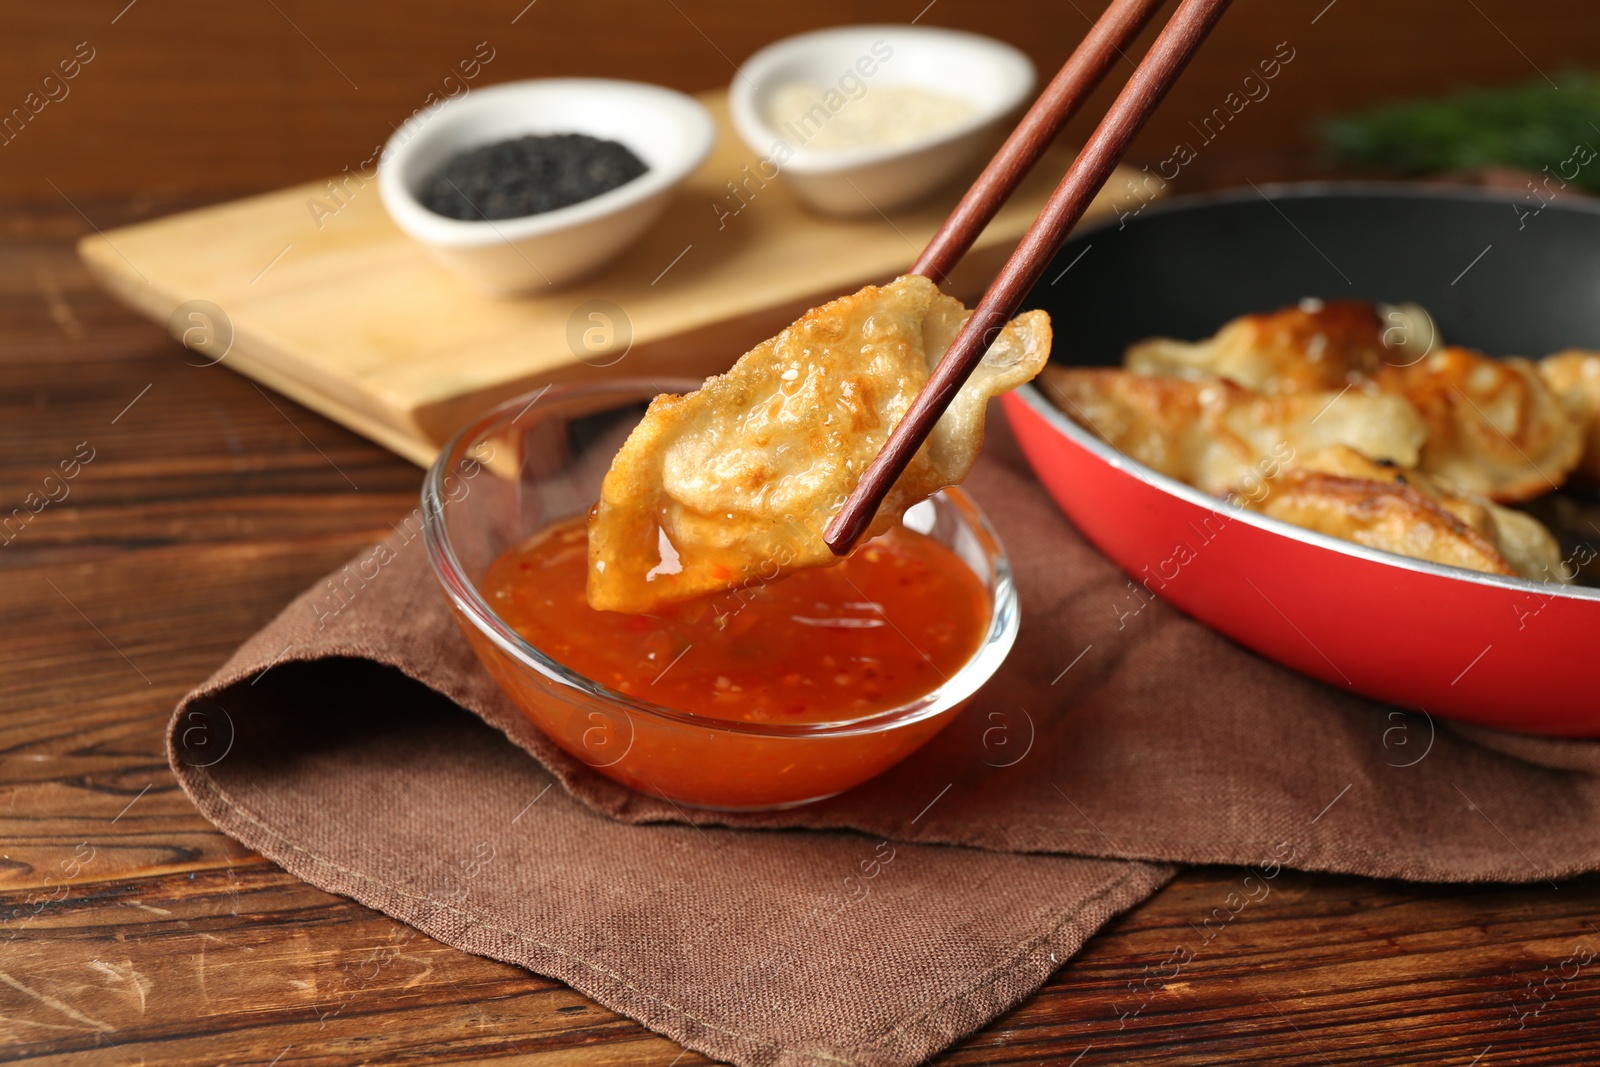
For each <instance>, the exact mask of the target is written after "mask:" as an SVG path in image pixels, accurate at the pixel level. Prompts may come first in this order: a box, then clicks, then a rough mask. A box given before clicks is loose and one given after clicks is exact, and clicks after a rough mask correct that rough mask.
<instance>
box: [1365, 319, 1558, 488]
mask: <svg viewBox="0 0 1600 1067" xmlns="http://www.w3.org/2000/svg"><path fill="white" fill-rule="evenodd" d="M1376 380H1377V383H1378V385H1379V387H1380V388H1382V389H1383V390H1384V391H1386V392H1390V393H1394V394H1396V395H1398V396H1403V397H1405V398H1406V399H1407V400H1409V401H1410V402H1411V405H1412V406H1413V407H1415V408H1416V409H1417V413H1418V414H1419V415H1421V416H1422V421H1423V422H1424V424H1426V426H1427V428H1428V442H1427V444H1425V445H1424V446H1423V448H1422V463H1421V468H1422V470H1424V471H1425V472H1427V473H1428V475H1429V476H1431V477H1432V478H1433V479H1434V480H1435V481H1436V482H1438V483H1439V484H1440V486H1441V487H1443V488H1445V489H1447V490H1450V491H1452V492H1454V493H1458V494H1461V495H1466V496H1485V497H1488V498H1489V499H1490V500H1498V501H1501V502H1514V501H1518V500H1529V499H1531V498H1533V497H1536V496H1539V495H1541V494H1543V493H1548V492H1550V491H1551V490H1552V489H1556V488H1559V487H1560V486H1561V484H1562V483H1563V482H1565V481H1566V479H1567V475H1568V474H1569V473H1571V471H1572V469H1573V468H1574V467H1576V466H1577V465H1578V460H1579V459H1580V458H1581V457H1582V455H1583V442H1584V420H1583V417H1582V416H1581V415H1580V414H1579V413H1578V412H1576V411H1574V410H1573V409H1572V408H1571V407H1569V406H1568V403H1567V401H1566V400H1565V399H1564V398H1563V397H1561V396H1558V395H1557V394H1556V392H1555V391H1554V390H1553V389H1551V388H1550V386H1549V385H1548V384H1546V382H1545V379H1544V378H1543V377H1541V376H1540V373H1539V369H1538V368H1537V367H1535V366H1534V365H1533V364H1532V363H1530V362H1529V361H1528V360H1525V359H1517V358H1508V359H1493V358H1491V357H1489V356H1485V355H1482V354H1480V353H1477V352H1473V351H1471V350H1470V349H1465V348H1455V347H1446V348H1442V349H1440V350H1439V351H1437V352H1434V353H1432V354H1431V355H1429V356H1427V357H1426V358H1425V359H1421V360H1418V361H1417V362H1415V363H1413V364H1410V365H1408V366H1404V367H1393V366H1385V367H1383V368H1381V369H1380V370H1379V372H1378V375H1377V379H1376Z"/></svg>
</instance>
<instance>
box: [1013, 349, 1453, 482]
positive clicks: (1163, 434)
mask: <svg viewBox="0 0 1600 1067" xmlns="http://www.w3.org/2000/svg"><path fill="white" fill-rule="evenodd" d="M1040 381H1041V384H1042V385H1043V389H1044V393H1045V395H1046V396H1047V397H1048V398H1049V399H1050V400H1051V402H1052V403H1054V404H1055V405H1056V406H1057V407H1059V408H1060V409H1061V410H1062V411H1063V412H1065V413H1066V414H1067V415H1068V416H1069V417H1070V418H1072V419H1073V420H1074V421H1076V422H1077V423H1079V424H1080V425H1082V426H1084V427H1086V428H1087V429H1089V430H1090V431H1091V432H1093V433H1094V434H1095V435H1096V436H1098V437H1100V438H1101V439H1102V440H1104V441H1105V442H1107V443H1108V444H1110V445H1112V446H1113V447H1115V448H1116V449H1118V450H1119V451H1121V452H1122V453H1123V454H1125V455H1128V456H1131V457H1132V458H1134V459H1136V460H1138V461H1139V462H1141V463H1143V464H1145V465H1146V466H1148V467H1152V468H1154V469H1155V470H1158V471H1160V472H1161V473H1162V474H1166V475H1169V476H1171V477H1173V478H1177V479H1178V480H1179V481H1183V482H1187V483H1188V484H1190V485H1192V486H1195V487H1196V488H1199V489H1203V490H1205V491H1206V492H1208V493H1212V494H1215V495H1219V496H1221V495H1225V494H1227V493H1228V492H1229V491H1230V490H1232V489H1234V488H1235V487H1237V486H1239V485H1241V484H1247V483H1251V482H1253V481H1257V480H1260V479H1261V478H1262V477H1263V476H1264V474H1265V472H1266V471H1267V470H1269V469H1272V468H1275V467H1276V466H1279V465H1282V464H1284V463H1286V462H1289V461H1290V460H1291V459H1292V458H1293V457H1294V456H1295V455H1296V454H1304V453H1308V452H1314V451H1317V450H1319V449H1323V448H1328V447H1331V446H1333V445H1348V446H1350V447H1351V448H1354V449H1356V450H1357V451H1359V452H1361V453H1363V454H1364V455H1369V456H1376V457H1379V458H1381V459H1387V460H1390V461H1392V462H1394V463H1397V464H1399V465H1401V466H1414V465H1415V464H1416V463H1417V461H1418V459H1419V457H1420V455H1421V448H1422V442H1423V438H1424V435H1425V431H1424V429H1423V426H1422V422H1421V420H1420V419H1418V417H1417V413H1416V412H1415V411H1414V410H1412V408H1411V405H1410V404H1408V403H1406V401H1405V400H1403V399H1402V398H1400V397H1397V396H1390V395H1388V394H1386V393H1382V392H1379V391H1377V390H1375V389H1356V388H1352V389H1350V390H1349V391H1348V392H1345V393H1344V394H1343V395H1340V393H1339V392H1314V393H1292V394H1290V393H1285V394H1279V395H1276V396H1267V395H1263V394H1260V393H1255V392H1251V391H1250V390H1248V389H1243V388H1240V387H1239V386H1237V385H1235V384H1233V383H1232V382H1229V381H1226V380H1224V379H1221V378H1210V379H1203V380H1200V381H1187V380H1184V379H1179V378H1163V377H1156V376H1151V375H1144V374H1133V373H1130V372H1128V371H1121V370H1111V369H1101V368H1067V367H1054V366H1052V367H1047V368H1045V371H1044V374H1043V376H1042V377H1041V379H1040Z"/></svg>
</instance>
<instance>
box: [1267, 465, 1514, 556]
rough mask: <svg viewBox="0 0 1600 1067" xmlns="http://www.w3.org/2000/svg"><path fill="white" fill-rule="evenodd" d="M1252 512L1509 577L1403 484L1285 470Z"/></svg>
mask: <svg viewBox="0 0 1600 1067" xmlns="http://www.w3.org/2000/svg"><path fill="white" fill-rule="evenodd" d="M1251 506H1252V507H1253V508H1254V509H1255V510H1257V511H1260V512H1261V513H1262V514H1264V515H1270V516H1272V517H1273V518H1275V519H1282V520H1284V521H1285V522H1291V523H1293V524H1294V525H1296V526H1303V527H1305V528H1306V529H1308V530H1316V531H1318V532H1320V533H1325V534H1329V535H1331V536H1333V537H1338V538H1341V539H1342V540H1345V541H1354V542H1356V543H1357V544H1362V545H1366V546H1367V547H1369V548H1379V549H1383V550H1384V551H1386V552H1394V553H1396V554H1398V555H1402V556H1410V557H1411V558H1413V559H1422V560H1428V561H1430V562H1433V563H1443V564H1446V565H1448V566H1452V567H1465V568H1466V569H1468V570H1474V571H1483V572H1485V573H1488V574H1504V575H1508V576H1511V575H1515V574H1516V573H1517V572H1516V570H1515V569H1514V568H1513V567H1512V566H1511V564H1510V562H1509V561H1508V560H1506V558H1505V557H1504V556H1502V555H1501V554H1500V551H1499V550H1498V549H1497V548H1496V547H1495V546H1494V544H1493V542H1491V541H1490V540H1489V539H1488V538H1487V537H1484V536H1483V535H1482V534H1481V533H1479V532H1478V531H1476V530H1474V529H1473V528H1472V527H1471V526H1468V525H1467V524H1466V523H1464V522H1462V521H1461V520H1460V519H1459V518H1457V517H1456V516H1454V515H1452V514H1451V513H1450V512H1449V511H1447V510H1446V509H1445V508H1443V507H1440V506H1439V505H1438V504H1437V503H1435V502H1434V501H1432V500H1429V499H1428V498H1427V497H1426V496H1424V495H1423V494H1422V493H1421V492H1419V491H1418V490H1417V489H1415V488H1414V487H1412V486H1409V485H1400V484H1395V483H1390V482H1376V481H1372V480H1371V479H1367V478H1346V477H1344V476H1343V475H1338V474H1324V473H1322V472H1321V471H1311V470H1287V471H1284V472H1283V474H1282V475H1281V476H1280V478H1279V481H1278V483H1277V484H1275V485H1274V486H1273V490H1272V492H1271V494H1269V495H1268V496H1267V497H1266V499H1264V500H1263V501H1261V502H1260V503H1258V504H1252V505H1251Z"/></svg>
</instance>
